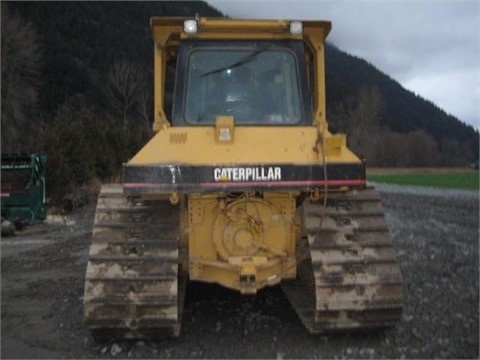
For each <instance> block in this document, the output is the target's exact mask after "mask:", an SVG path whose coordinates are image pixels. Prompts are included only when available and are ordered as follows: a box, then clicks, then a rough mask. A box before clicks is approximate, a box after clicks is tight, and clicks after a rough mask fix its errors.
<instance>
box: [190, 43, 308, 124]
mask: <svg viewBox="0 0 480 360" xmlns="http://www.w3.org/2000/svg"><path fill="white" fill-rule="evenodd" d="M187 68H188V73H187V79H186V82H187V84H186V94H185V107H184V118H185V120H186V121H187V122H188V123H190V124H212V123H214V121H215V118H216V117H217V116H219V115H227V116H233V117H234V120H235V123H237V124H296V123H298V122H299V121H301V119H302V102H301V98H300V91H299V79H298V70H297V68H298V67H297V64H296V57H295V56H294V54H293V53H292V52H291V51H290V50H289V49H282V48H248V49H218V48H201V49H194V50H193V51H191V52H190V55H189V57H188V67H187Z"/></svg>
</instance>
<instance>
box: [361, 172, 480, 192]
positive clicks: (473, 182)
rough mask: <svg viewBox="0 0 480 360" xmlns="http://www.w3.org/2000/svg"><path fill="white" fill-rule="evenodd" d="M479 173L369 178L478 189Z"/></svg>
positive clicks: (379, 180) (389, 182) (378, 176)
mask: <svg viewBox="0 0 480 360" xmlns="http://www.w3.org/2000/svg"><path fill="white" fill-rule="evenodd" d="M478 174H479V173H478V171H475V172H464V173H419V174H388V175H368V176H367V179H368V180H369V181H375V182H379V183H387V184H398V185H413V186H432V187H439V188H453V189H470V190H478V189H479V176H478Z"/></svg>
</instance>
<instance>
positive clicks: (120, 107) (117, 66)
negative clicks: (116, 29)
mask: <svg viewBox="0 0 480 360" xmlns="http://www.w3.org/2000/svg"><path fill="white" fill-rule="evenodd" d="M147 85H148V81H147V73H146V71H145V70H143V69H142V68H141V66H140V65H138V64H136V63H134V62H131V61H129V60H127V59H121V60H117V61H115V63H114V65H113V67H112V68H111V70H110V71H109V73H108V75H107V79H106V87H105V95H106V100H107V102H108V107H109V109H110V112H111V114H112V115H113V116H114V117H117V118H119V119H120V121H121V123H122V127H123V129H124V131H125V132H126V131H127V129H128V123H129V122H132V121H138V122H139V124H138V126H140V127H141V126H147V127H149V126H150V116H149V114H148V111H147V109H148V105H147V104H148V94H147V88H148V87H147Z"/></svg>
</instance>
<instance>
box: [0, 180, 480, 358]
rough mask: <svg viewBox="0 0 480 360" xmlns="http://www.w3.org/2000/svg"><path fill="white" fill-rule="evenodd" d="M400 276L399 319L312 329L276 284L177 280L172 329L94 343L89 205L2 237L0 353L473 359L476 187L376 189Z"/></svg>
mask: <svg viewBox="0 0 480 360" xmlns="http://www.w3.org/2000/svg"><path fill="white" fill-rule="evenodd" d="M379 192H380V195H381V197H382V199H383V204H384V208H385V211H386V217H387V222H388V224H389V227H390V230H391V234H392V236H393V242H394V247H395V250H396V254H397V258H398V260H399V261H400V266H401V269H402V273H403V276H404V281H405V309H404V314H403V318H402V321H401V323H400V324H399V325H398V326H396V327H395V328H393V329H390V330H387V331H379V332H374V333H362V334H345V335H335V336H333V335H331V336H311V335H309V334H308V333H307V332H306V330H305V329H304V328H303V326H302V324H301V322H300V320H299V319H298V318H297V316H296V314H295V313H294V312H293V310H292V308H291V307H290V305H289V303H288V301H287V300H286V299H285V297H284V295H283V293H282V291H281V289H280V288H279V287H273V288H270V289H266V290H264V291H261V292H260V293H259V294H257V295H256V296H241V295H239V294H237V293H235V292H233V291H229V290H226V289H222V288H220V287H217V286H215V285H206V284H198V283H191V284H190V285H189V287H188V289H187V298H186V305H185V310H186V311H185V313H184V318H183V323H182V324H183V328H182V333H181V336H180V338H178V339H165V340H162V341H157V342H151V341H138V342H122V341H119V342H115V341H110V342H104V343H96V342H95V341H94V340H93V339H92V338H91V336H90V334H89V333H88V331H87V330H86V328H85V326H84V324H83V313H82V311H83V307H82V304H83V303H82V296H83V285H84V275H85V268H86V259H87V252H88V247H89V243H90V232H91V228H92V223H93V211H94V210H93V209H94V207H93V206H89V207H87V208H84V209H82V210H81V211H80V212H77V213H75V214H74V215H72V219H73V220H75V225H69V226H67V225H46V226H43V227H39V228H38V229H36V231H34V230H35V229H32V231H30V234H25V235H21V236H17V237H12V238H2V240H1V259H2V262H1V271H2V273H1V357H2V358H113V357H115V358H129V357H131V358H153V357H155V358H199V357H201V358H384V357H386V358H401V357H406V358H478V356H479V341H478V338H479V316H478V313H479V308H478V303H479V273H478V269H479V249H478V245H479V244H478V243H479V240H478V238H479V201H478V192H461V191H456V192H455V191H453V192H450V191H445V190H431V189H420V188H404V187H402V188H400V187H394V186H383V185H382V186H379Z"/></svg>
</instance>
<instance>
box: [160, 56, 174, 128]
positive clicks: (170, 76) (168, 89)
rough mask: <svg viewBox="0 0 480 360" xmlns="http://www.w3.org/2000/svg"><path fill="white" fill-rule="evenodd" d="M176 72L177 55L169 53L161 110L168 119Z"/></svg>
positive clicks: (170, 112) (170, 114)
mask: <svg viewBox="0 0 480 360" xmlns="http://www.w3.org/2000/svg"><path fill="white" fill-rule="evenodd" d="M176 71H177V53H176V52H173V51H172V52H171V53H170V56H169V57H168V58H167V64H166V72H165V97H164V104H163V110H164V111H165V115H166V116H167V118H168V119H171V118H172V108H173V92H174V86H175V73H176Z"/></svg>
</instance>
